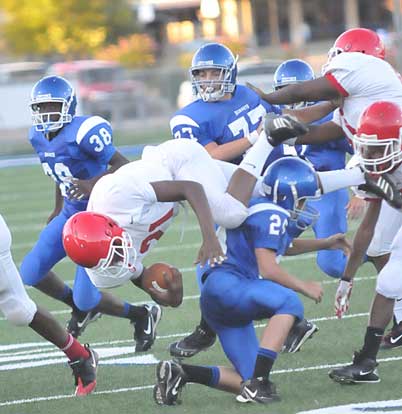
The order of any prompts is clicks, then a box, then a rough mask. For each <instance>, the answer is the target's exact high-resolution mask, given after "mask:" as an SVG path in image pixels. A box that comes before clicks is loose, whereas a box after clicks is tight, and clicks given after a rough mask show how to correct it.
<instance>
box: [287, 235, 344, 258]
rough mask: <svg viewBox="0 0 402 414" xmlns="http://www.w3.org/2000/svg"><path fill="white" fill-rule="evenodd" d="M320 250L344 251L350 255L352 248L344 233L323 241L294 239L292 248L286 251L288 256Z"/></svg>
mask: <svg viewBox="0 0 402 414" xmlns="http://www.w3.org/2000/svg"><path fill="white" fill-rule="evenodd" d="M318 250H343V252H344V253H345V254H346V255H349V254H350V250H351V246H350V244H349V242H348V240H347V239H346V237H345V234H343V233H337V234H333V235H332V236H329V237H326V238H323V239H294V240H293V244H292V247H289V249H288V250H287V251H286V256H294V255H297V254H303V253H309V252H316V251H318Z"/></svg>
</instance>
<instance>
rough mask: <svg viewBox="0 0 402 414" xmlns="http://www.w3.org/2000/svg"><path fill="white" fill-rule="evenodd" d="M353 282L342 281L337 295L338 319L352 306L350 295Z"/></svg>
mask: <svg viewBox="0 0 402 414" xmlns="http://www.w3.org/2000/svg"><path fill="white" fill-rule="evenodd" d="M352 288H353V280H351V281H346V280H340V281H339V286H338V289H337V290H336V293H335V315H336V316H337V318H338V319H341V318H342V316H343V315H344V314H345V313H346V312H347V311H348V309H349V305H350V295H351V294H352Z"/></svg>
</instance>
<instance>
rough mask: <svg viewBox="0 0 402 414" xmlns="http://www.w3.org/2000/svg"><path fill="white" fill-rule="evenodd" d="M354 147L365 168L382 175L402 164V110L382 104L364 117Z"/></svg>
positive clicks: (365, 113) (361, 118) (393, 105)
mask: <svg viewBox="0 0 402 414" xmlns="http://www.w3.org/2000/svg"><path fill="white" fill-rule="evenodd" d="M353 144H354V147H355V151H356V154H357V156H358V157H359V160H360V163H361V165H362V167H363V168H364V169H365V170H366V171H367V172H374V173H378V174H382V173H385V172H388V171H391V170H392V169H394V168H395V167H396V166H397V165H399V164H400V162H401V161H402V108H401V106H400V105H398V104H396V103H394V102H388V101H379V102H375V103H373V104H371V105H370V106H368V107H367V108H366V109H365V110H364V112H363V113H362V114H361V116H360V119H359V122H358V126H357V130H356V135H355V136H354V139H353Z"/></svg>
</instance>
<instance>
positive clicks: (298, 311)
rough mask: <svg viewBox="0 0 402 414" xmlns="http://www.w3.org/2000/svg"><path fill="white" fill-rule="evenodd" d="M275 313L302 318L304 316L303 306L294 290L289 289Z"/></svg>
mask: <svg viewBox="0 0 402 414" xmlns="http://www.w3.org/2000/svg"><path fill="white" fill-rule="evenodd" d="M276 313H278V314H279V313H280V314H288V315H293V316H295V317H296V318H299V319H303V317H304V306H303V302H302V301H301V299H300V298H299V296H298V295H297V293H296V292H294V291H292V290H289V291H288V294H287V297H286V298H285V300H284V301H283V304H282V306H281V307H280V308H279V309H278V310H277V312H276Z"/></svg>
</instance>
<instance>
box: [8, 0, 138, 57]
mask: <svg viewBox="0 0 402 414" xmlns="http://www.w3.org/2000/svg"><path fill="white" fill-rule="evenodd" d="M1 3H2V6H1V7H2V9H3V12H4V13H5V19H4V20H5V21H4V23H3V25H2V27H1V32H2V33H1V34H2V36H3V38H4V40H5V43H6V45H7V48H8V50H9V51H10V52H11V53H14V54H17V55H34V56H44V57H49V56H52V55H63V56H67V57H71V58H73V57H88V56H91V55H93V54H94V53H95V52H96V51H97V50H98V49H100V48H101V47H104V46H105V44H106V43H107V39H108V38H109V39H113V37H114V36H115V34H114V33H116V32H117V33H119V32H120V30H119V28H118V27H117V26H118V24H119V20H118V19H116V16H122V15H125V16H126V17H127V16H132V11H131V9H130V7H129V4H128V1H127V0H113V7H110V1H109V0H94V1H87V2H84V1H82V0H63V1H59V0H35V2H32V1H31V0H2V2H1ZM112 22H113V25H114V26H113V28H112V27H111V26H110V23H112ZM127 27H128V18H125V19H123V28H122V30H121V31H122V32H127Z"/></svg>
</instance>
